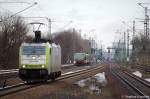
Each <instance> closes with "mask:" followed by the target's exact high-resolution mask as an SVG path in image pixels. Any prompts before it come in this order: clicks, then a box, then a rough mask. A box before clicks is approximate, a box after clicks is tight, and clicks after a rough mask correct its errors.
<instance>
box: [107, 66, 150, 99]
mask: <svg viewBox="0 0 150 99" xmlns="http://www.w3.org/2000/svg"><path fill="white" fill-rule="evenodd" d="M110 70H111V72H112V74H113V75H114V76H115V77H117V78H119V79H120V80H121V81H122V82H123V83H124V84H126V85H127V87H128V89H130V90H131V91H132V93H133V94H134V96H133V97H135V98H136V99H139V98H142V99H150V97H149V95H150V83H149V82H147V81H145V80H143V79H142V78H139V77H137V76H135V75H133V74H130V73H128V72H126V71H121V70H119V69H113V68H111V67H110Z"/></svg>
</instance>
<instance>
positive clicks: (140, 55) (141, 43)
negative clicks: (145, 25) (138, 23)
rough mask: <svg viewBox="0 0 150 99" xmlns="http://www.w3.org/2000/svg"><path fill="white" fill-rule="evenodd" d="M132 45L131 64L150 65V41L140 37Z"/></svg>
mask: <svg viewBox="0 0 150 99" xmlns="http://www.w3.org/2000/svg"><path fill="white" fill-rule="evenodd" d="M132 44H133V51H132V54H131V62H132V63H134V64H141V65H150V57H149V56H150V40H149V39H146V38H145V37H144V36H143V35H140V36H139V37H135V38H134V39H133V41H132Z"/></svg>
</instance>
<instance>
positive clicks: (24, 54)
mask: <svg viewBox="0 0 150 99" xmlns="http://www.w3.org/2000/svg"><path fill="white" fill-rule="evenodd" d="M59 76H61V48H60V46H59V45H56V44H54V43H51V44H50V43H49V42H48V41H46V40H44V39H41V31H35V39H34V40H33V42H31V43H22V45H21V46H20V52H19V77H20V78H21V79H22V80H24V81H26V82H28V83H29V82H34V81H47V80H48V79H53V80H54V79H55V78H57V77H59Z"/></svg>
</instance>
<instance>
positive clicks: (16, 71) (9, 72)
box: [0, 71, 18, 75]
mask: <svg viewBox="0 0 150 99" xmlns="http://www.w3.org/2000/svg"><path fill="white" fill-rule="evenodd" d="M17 72H18V71H10V72H2V73H0V75H2V74H10V73H17Z"/></svg>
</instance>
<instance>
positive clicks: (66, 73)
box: [62, 69, 86, 75]
mask: <svg viewBox="0 0 150 99" xmlns="http://www.w3.org/2000/svg"><path fill="white" fill-rule="evenodd" d="M82 70H86V69H81V70H76V71H70V72H67V73H63V74H62V75H66V74H71V73H75V72H79V71H82Z"/></svg>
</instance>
